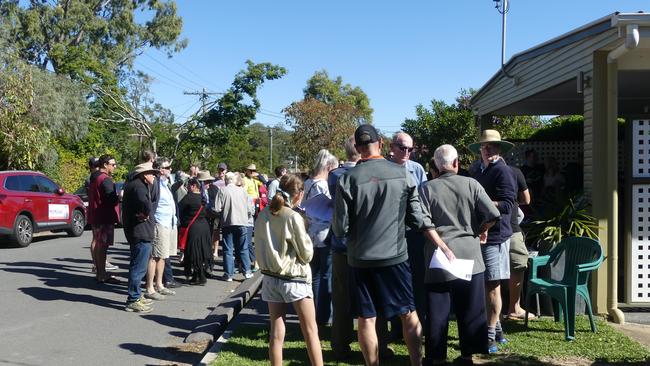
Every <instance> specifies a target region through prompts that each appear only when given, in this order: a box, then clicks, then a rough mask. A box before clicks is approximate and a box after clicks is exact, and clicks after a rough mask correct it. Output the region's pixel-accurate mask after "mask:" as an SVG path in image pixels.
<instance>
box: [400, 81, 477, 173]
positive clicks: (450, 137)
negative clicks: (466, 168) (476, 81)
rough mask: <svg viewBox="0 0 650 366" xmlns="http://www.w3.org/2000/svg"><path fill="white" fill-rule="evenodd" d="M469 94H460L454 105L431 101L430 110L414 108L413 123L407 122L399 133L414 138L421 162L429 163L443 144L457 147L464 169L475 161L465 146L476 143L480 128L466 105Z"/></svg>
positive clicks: (411, 120) (407, 120)
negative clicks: (414, 116) (402, 131)
mask: <svg viewBox="0 0 650 366" xmlns="http://www.w3.org/2000/svg"><path fill="white" fill-rule="evenodd" d="M469 96H471V91H467V90H461V92H460V95H459V96H458V98H456V103H454V104H451V105H448V104H446V103H445V102H443V101H441V100H436V99H433V100H432V101H431V109H430V110H429V109H427V108H426V107H425V106H423V105H422V104H419V105H417V106H416V107H415V114H416V116H417V117H416V118H415V119H406V120H405V121H404V123H402V129H403V130H404V132H406V133H408V134H409V135H411V136H412V137H413V140H414V141H415V144H416V147H417V148H418V152H419V153H420V159H421V160H422V162H423V163H425V162H427V161H429V160H430V159H431V157H432V156H433V152H434V150H435V149H436V148H437V147H438V146H440V145H443V144H451V145H454V146H455V147H456V149H457V150H458V154H459V155H460V161H461V163H462V164H463V165H467V164H469V163H470V162H471V161H472V160H474V159H475V157H473V156H472V155H471V153H470V151H469V150H467V148H466V146H467V145H469V144H470V143H473V142H476V139H477V137H478V135H479V127H478V125H477V123H476V121H475V119H474V116H473V114H472V110H471V109H470V108H469V103H468V102H467V101H468V99H469Z"/></svg>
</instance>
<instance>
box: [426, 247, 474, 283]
mask: <svg viewBox="0 0 650 366" xmlns="http://www.w3.org/2000/svg"><path fill="white" fill-rule="evenodd" d="M429 268H440V269H443V270H445V271H447V272H449V273H450V274H451V275H452V276H454V277H456V278H459V279H461V280H465V281H469V280H471V279H472V268H474V261H473V260H471V259H458V258H456V259H454V262H453V263H451V262H449V259H448V258H447V256H446V255H445V253H443V252H442V250H440V249H436V251H435V252H433V257H432V258H431V263H429Z"/></svg>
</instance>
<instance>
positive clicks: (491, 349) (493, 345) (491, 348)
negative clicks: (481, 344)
mask: <svg viewBox="0 0 650 366" xmlns="http://www.w3.org/2000/svg"><path fill="white" fill-rule="evenodd" d="M487 351H488V354H494V353H497V352H499V348H498V347H497V341H495V340H494V339H489V338H488V348H487Z"/></svg>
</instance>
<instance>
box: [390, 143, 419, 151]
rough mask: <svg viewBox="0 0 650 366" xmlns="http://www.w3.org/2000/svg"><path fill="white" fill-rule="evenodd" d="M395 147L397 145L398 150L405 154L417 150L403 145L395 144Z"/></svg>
mask: <svg viewBox="0 0 650 366" xmlns="http://www.w3.org/2000/svg"><path fill="white" fill-rule="evenodd" d="M393 145H395V146H396V147H397V148H398V149H400V150H402V151H404V152H407V151H408V152H410V153H411V152H413V150H415V148H414V147H406V146H404V145H402V144H393Z"/></svg>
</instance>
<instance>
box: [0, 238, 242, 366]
mask: <svg viewBox="0 0 650 366" xmlns="http://www.w3.org/2000/svg"><path fill="white" fill-rule="evenodd" d="M90 238H91V233H90V232H89V231H86V232H85V233H84V234H83V235H82V236H81V237H79V238H70V237H67V236H65V235H64V234H49V233H48V234H46V235H41V236H39V237H37V238H35V240H34V243H32V244H31V245H30V246H29V247H27V248H9V247H7V243H5V242H2V241H0V279H1V281H0V339H1V341H0V365H2V364H11V365H145V364H147V365H167V364H192V363H194V362H196V361H198V360H200V352H201V351H202V350H203V348H204V346H205V345H184V344H183V339H184V338H185V337H186V336H187V335H188V334H189V333H190V332H191V330H192V329H193V328H194V326H195V325H197V324H198V321H199V320H201V319H204V318H205V317H206V316H207V315H208V314H209V313H210V311H211V310H212V309H213V308H214V307H215V306H216V305H217V304H219V303H220V302H221V301H222V300H223V299H224V298H225V297H226V296H228V295H229V294H230V293H231V292H232V291H233V290H234V289H235V288H236V287H237V286H238V285H239V284H240V282H239V281H234V282H229V283H228V282H223V281H219V280H213V279H212V280H208V283H207V285H206V286H197V287H192V286H184V287H181V288H179V289H177V295H176V296H168V297H167V299H166V300H164V301H161V302H156V303H154V310H153V312H151V313H149V314H143V315H140V314H134V313H128V312H125V311H124V310H123V308H124V302H125V300H126V277H127V274H128V261H129V246H128V245H127V244H126V240H125V238H124V233H123V231H122V230H121V229H116V232H115V243H116V244H115V245H114V246H113V247H111V248H110V249H109V257H110V260H111V262H113V263H114V264H117V265H118V266H119V267H120V268H119V270H117V271H114V274H115V275H116V276H117V277H118V278H119V279H120V280H122V281H123V282H124V284H123V285H105V284H98V283H96V282H95V280H94V276H93V274H92V273H91V266H92V264H91V261H90V253H89V243H90ZM218 268H220V267H218ZM175 272H176V275H177V277H176V278H177V279H184V277H183V276H182V275H181V272H180V268H178V267H176V268H175ZM239 280H240V281H241V280H243V278H239ZM197 352H198V353H197Z"/></svg>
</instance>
